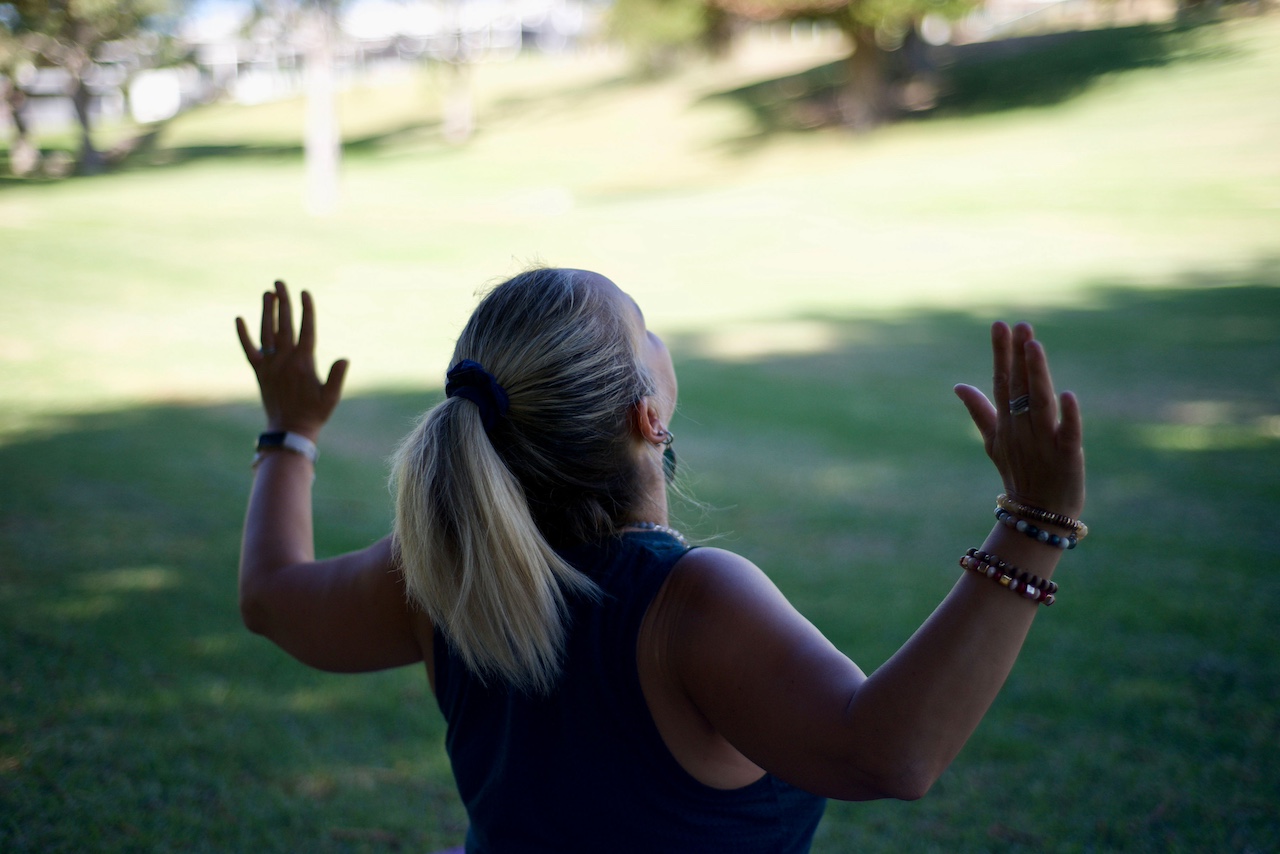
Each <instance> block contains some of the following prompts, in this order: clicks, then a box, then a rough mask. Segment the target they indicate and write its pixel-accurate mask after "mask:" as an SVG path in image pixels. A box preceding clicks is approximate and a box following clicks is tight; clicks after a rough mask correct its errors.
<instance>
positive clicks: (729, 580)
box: [667, 547, 785, 607]
mask: <svg viewBox="0 0 1280 854" xmlns="http://www.w3.org/2000/svg"><path fill="white" fill-rule="evenodd" d="M667 586H668V587H669V588H672V593H673V594H679V595H680V596H682V597H684V598H688V599H691V600H697V601H698V602H700V603H701V604H703V605H705V606H709V607H714V606H715V605H716V603H724V604H734V603H737V604H744V603H745V602H748V601H753V600H765V601H768V602H774V601H777V600H782V601H784V602H785V597H783V595H782V593H781V592H780V591H779V590H778V588H777V586H776V585H775V584H774V583H773V581H772V580H770V579H769V577H768V576H767V575H765V573H764V571H763V570H761V569H760V567H758V566H756V565H755V564H754V563H752V562H751V561H750V560H748V559H747V558H745V557H743V556H742V555H740V554H737V553H736V552H731V551H727V550H725V549H717V548H707V547H700V548H695V549H690V550H689V551H688V552H686V553H685V554H684V556H682V557H681V558H680V559H679V560H677V561H676V563H675V565H674V566H673V567H672V571H671V577H670V579H669V580H668V584H667Z"/></svg>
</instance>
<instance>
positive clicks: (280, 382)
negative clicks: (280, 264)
mask: <svg viewBox="0 0 1280 854" xmlns="http://www.w3.org/2000/svg"><path fill="white" fill-rule="evenodd" d="M236 332H237V333H238V334H239V336H240V346H242V347H243V348H244V355H245V358H246V359H248V360H249V364H250V365H251V366H252V367H253V372H254V374H256V375H257V377H258V387H259V389H260V390H261V392H262V407H263V409H265V410H266V414H267V429H269V430H287V431H289V432H292V433H300V434H302V435H303V436H306V437H307V438H309V439H311V440H312V441H315V439H316V437H317V436H318V435H319V434H320V428H321V427H323V426H324V424H325V422H326V421H328V420H329V416H330V415H332V414H333V410H334V408H335V407H336V406H337V405H338V399H339V398H340V397H341V395H342V381H343V379H344V378H345V377H346V374H347V364H348V362H347V360H346V359H339V360H337V361H336V362H334V363H333V366H332V367H331V368H330V369H329V378H328V379H327V380H325V381H324V382H323V383H321V381H320V377H319V375H318V374H317V373H316V367H315V345H316V311H315V305H314V304H313V303H312V300H311V295H310V294H309V293H307V292H306V291H303V292H302V326H301V328H300V329H299V330H298V336H297V338H296V339H295V338H294V332H293V307H292V305H291V304H290V302H289V292H288V290H287V289H286V288H285V286H284V282H276V286H275V291H274V292H273V291H267V292H266V293H264V294H263V295H262V333H261V335H262V348H261V349H259V348H258V347H255V346H254V344H253V340H252V339H251V338H250V337H249V329H248V326H247V325H246V324H245V322H244V318H242V317H237V318H236Z"/></svg>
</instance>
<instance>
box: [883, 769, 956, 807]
mask: <svg viewBox="0 0 1280 854" xmlns="http://www.w3.org/2000/svg"><path fill="white" fill-rule="evenodd" d="M940 776H942V773H941V771H940V770H937V769H935V768H933V767H932V765H931V764H929V763H925V762H907V763H904V764H903V765H902V766H901V767H899V768H897V769H895V771H894V773H892V774H889V775H886V776H885V777H884V778H883V779H882V783H881V786H882V789H883V791H884V797H886V798H892V799H894V800H898V801H918V800H920V799H921V798H923V797H924V796H925V795H927V794H929V790H930V789H932V788H933V784H934V783H936V782H937V781H938V778H939V777H940Z"/></svg>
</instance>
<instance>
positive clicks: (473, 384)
mask: <svg viewBox="0 0 1280 854" xmlns="http://www.w3.org/2000/svg"><path fill="white" fill-rule="evenodd" d="M446 376H447V378H448V382H447V383H446V384H445V387H444V394H445V397H465V398H466V399H467V400H469V401H471V402H472V403H474V404H475V405H476V406H478V407H480V421H481V423H482V424H484V432H485V433H486V434H488V433H492V432H493V428H494V427H496V426H498V420H499V419H501V418H503V417H504V416H506V414H507V410H509V409H510V408H511V400H510V399H509V398H508V397H507V390H506V389H504V388H503V387H502V386H501V385H500V384H499V383H498V381H497V380H496V379H494V376H493V374H491V373H489V372H488V371H486V370H485V369H484V368H482V367H481V366H480V363H479V362H473V361H471V360H470V359H463V360H462V361H461V362H459V363H458V364H456V365H454V366H453V367H452V368H450V369H449V373H448V374H447V375H446Z"/></svg>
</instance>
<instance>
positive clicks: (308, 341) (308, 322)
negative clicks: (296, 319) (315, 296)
mask: <svg viewBox="0 0 1280 854" xmlns="http://www.w3.org/2000/svg"><path fill="white" fill-rule="evenodd" d="M315 347H316V307H315V302H314V301H313V300H312V299H311V294H309V293H308V292H306V291H303V292H302V325H301V326H299V327H298V349H299V350H301V351H303V352H304V353H310V352H312V351H313V350H315Z"/></svg>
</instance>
